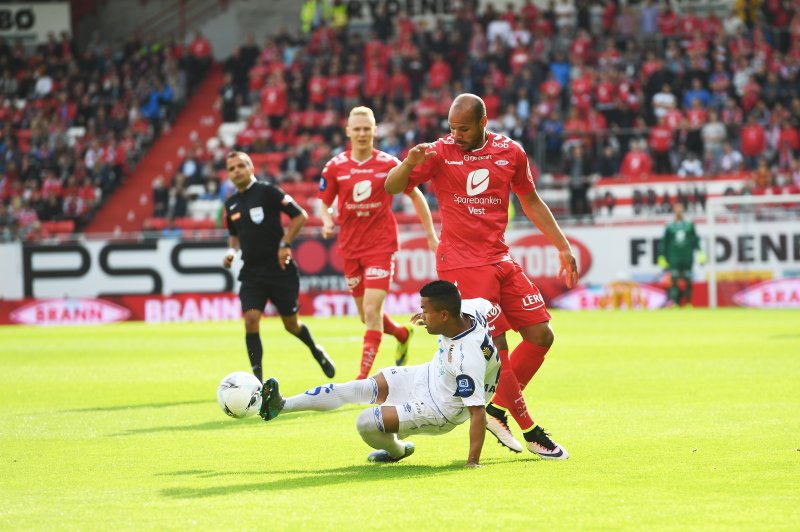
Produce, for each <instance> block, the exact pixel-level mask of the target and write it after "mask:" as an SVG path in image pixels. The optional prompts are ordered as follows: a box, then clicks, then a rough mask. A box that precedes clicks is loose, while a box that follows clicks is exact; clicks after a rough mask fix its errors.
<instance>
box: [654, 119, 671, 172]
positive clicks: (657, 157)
mask: <svg viewBox="0 0 800 532" xmlns="http://www.w3.org/2000/svg"><path fill="white" fill-rule="evenodd" d="M650 149H651V150H652V152H653V162H654V171H655V173H656V174H671V173H672V162H671V161H670V158H669V151H670V150H671V149H672V128H670V127H669V126H668V125H667V123H666V119H665V118H664V117H662V118H659V119H658V124H656V125H655V126H654V127H653V128H652V129H651V130H650Z"/></svg>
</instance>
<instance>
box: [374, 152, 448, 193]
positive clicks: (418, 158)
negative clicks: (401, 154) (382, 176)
mask: <svg viewBox="0 0 800 532" xmlns="http://www.w3.org/2000/svg"><path fill="white" fill-rule="evenodd" d="M435 156H436V151H435V150H434V149H433V144H429V143H427V142H425V143H422V144H417V145H416V146H414V147H413V148H411V149H410V150H409V151H408V154H407V155H406V158H405V159H404V160H403V162H402V164H400V165H398V166H395V167H394V168H392V169H391V170H390V171H389V175H388V176H386V182H385V183H384V185H383V186H384V188H385V189H386V192H388V193H389V194H400V193H401V192H403V191H404V190H405V189H406V187H407V186H408V176H409V175H411V171H412V170H413V169H414V167H415V166H417V165H418V164H420V163H424V162H425V161H427V160H428V159H430V158H431V157H435Z"/></svg>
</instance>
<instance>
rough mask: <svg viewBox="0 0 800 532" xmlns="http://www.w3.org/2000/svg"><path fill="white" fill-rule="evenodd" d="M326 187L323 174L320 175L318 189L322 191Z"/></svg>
mask: <svg viewBox="0 0 800 532" xmlns="http://www.w3.org/2000/svg"><path fill="white" fill-rule="evenodd" d="M326 188H328V182H327V181H326V180H325V176H322V177H320V178H319V190H320V192H324V191H325V189H326Z"/></svg>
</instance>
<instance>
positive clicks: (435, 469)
mask: <svg viewBox="0 0 800 532" xmlns="http://www.w3.org/2000/svg"><path fill="white" fill-rule="evenodd" d="M510 461H514V460H512V459H503V460H496V459H495V460H487V463H503V462H510ZM464 470H465V468H464V462H463V461H461V460H456V461H453V462H451V463H449V464H442V465H436V466H432V465H422V464H409V463H407V462H403V463H399V464H380V465H379V464H368V463H364V464H363V465H351V466H345V467H336V468H332V469H320V470H316V471H309V470H298V469H283V470H271V471H266V472H264V473H263V475H264V476H266V477H268V478H267V479H265V480H261V481H257V482H245V483H241V484H229V485H225V486H211V487H204V488H197V487H174V488H165V489H162V490H161V491H160V493H161V495H162V496H164V497H167V498H171V499H200V498H205V497H218V496H230V495H233V494H236V493H246V492H258V491H265V492H267V491H292V490H305V489H309V488H318V487H323V486H332V485H336V484H344V483H351V482H353V481H358V482H378V481H380V482H382V481H386V480H403V479H408V478H416V477H430V476H431V475H449V474H453V473H456V472H461V471H464ZM253 474H254V473H252V472H248V473H244V472H239V471H237V472H228V473H226V472H215V471H209V470H206V471H200V470H179V471H174V472H171V473H159V474H158V475H159V476H176V477H177V476H181V477H199V478H209V477H217V476H226V475H236V476H241V475H253ZM292 475H298V476H295V477H292ZM276 477H277V478H276ZM287 477H288V478H287Z"/></svg>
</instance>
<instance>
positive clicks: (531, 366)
mask: <svg viewBox="0 0 800 532" xmlns="http://www.w3.org/2000/svg"><path fill="white" fill-rule="evenodd" d="M549 350H550V348H549V347H544V346H543V345H536V344H532V343H530V342H528V341H526V340H523V341H522V342H521V343H520V344H519V345H518V346H517V347H516V349H514V352H513V353H511V357H510V358H511V368H512V369H513V370H514V375H516V377H517V381H518V382H519V386H520V388H521V389H523V390H524V389H525V387H526V386H527V385H528V383H529V382H531V379H532V378H533V376H534V375H536V372H537V371H539V368H541V367H542V363H544V356H545V355H546V354H547V351H549Z"/></svg>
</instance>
